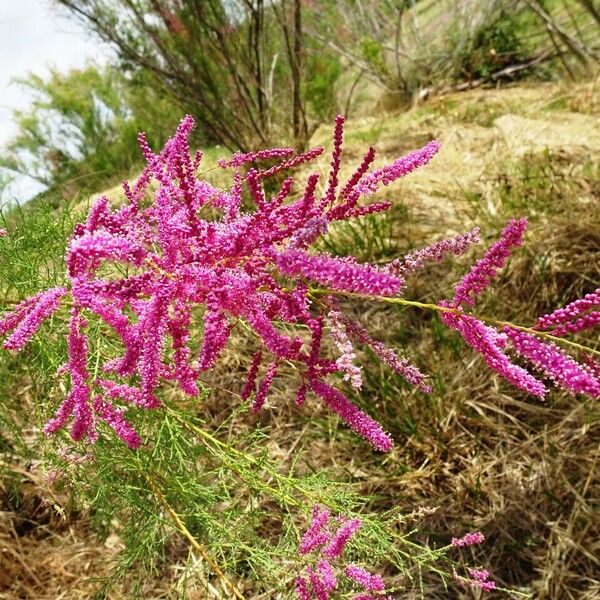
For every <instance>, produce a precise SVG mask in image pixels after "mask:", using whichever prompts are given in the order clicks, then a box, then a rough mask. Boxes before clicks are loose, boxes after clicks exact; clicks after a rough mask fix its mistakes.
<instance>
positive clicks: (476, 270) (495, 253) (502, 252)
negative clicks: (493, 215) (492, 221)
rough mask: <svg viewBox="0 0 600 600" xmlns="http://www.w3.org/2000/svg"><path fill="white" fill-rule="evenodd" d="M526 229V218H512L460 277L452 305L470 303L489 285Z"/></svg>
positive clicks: (520, 240) (521, 241)
mask: <svg viewBox="0 0 600 600" xmlns="http://www.w3.org/2000/svg"><path fill="white" fill-rule="evenodd" d="M526 229H527V219H513V220H511V221H509V223H508V225H507V226H506V227H505V228H504V229H503V231H502V233H501V234H500V239H499V240H498V241H497V242H496V243H495V244H493V245H492V246H491V247H490V248H489V249H488V250H487V252H486V253H485V254H484V255H483V258H482V259H481V260H478V261H477V262H476V263H475V264H474V265H473V266H472V267H471V270H470V271H469V272H468V273H467V274H466V275H465V276H464V277H463V278H462V280H461V281H460V283H459V284H458V285H457V286H456V288H455V290H454V298H453V300H452V306H454V307H457V306H460V305H461V304H463V305H469V306H470V305H472V304H473V303H474V300H475V298H477V296H480V295H481V293H482V292H483V291H484V290H485V289H486V288H487V287H488V286H489V285H490V283H491V281H492V279H493V278H494V277H495V276H496V273H497V271H498V270H499V269H501V268H502V267H504V264H505V263H506V260H507V259H508V257H509V256H510V253H511V251H512V249H513V248H515V247H517V246H520V245H521V244H522V243H523V236H524V234H525V230H526Z"/></svg>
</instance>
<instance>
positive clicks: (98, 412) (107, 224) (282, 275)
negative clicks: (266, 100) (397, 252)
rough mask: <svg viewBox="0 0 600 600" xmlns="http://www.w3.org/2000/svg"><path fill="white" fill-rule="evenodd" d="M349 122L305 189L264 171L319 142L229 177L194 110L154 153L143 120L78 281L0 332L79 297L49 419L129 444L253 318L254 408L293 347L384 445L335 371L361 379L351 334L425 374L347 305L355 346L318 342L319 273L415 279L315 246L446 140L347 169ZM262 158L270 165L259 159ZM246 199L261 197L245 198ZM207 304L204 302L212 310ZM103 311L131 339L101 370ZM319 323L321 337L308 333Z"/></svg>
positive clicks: (232, 164)
mask: <svg viewBox="0 0 600 600" xmlns="http://www.w3.org/2000/svg"><path fill="white" fill-rule="evenodd" d="M343 126H344V118H343V117H342V116H338V117H337V118H336V119H335V129H334V144H333V146H334V147H333V152H332V156H331V161H330V164H331V168H330V172H329V175H328V177H327V180H326V181H325V182H324V185H323V189H322V190H321V191H319V186H318V183H319V175H318V174H317V173H313V174H311V175H309V176H308V178H307V181H306V184H305V186H304V188H302V189H300V190H299V191H298V190H297V189H296V187H297V183H295V181H294V178H292V177H288V178H287V179H285V180H283V181H282V182H281V183H280V185H279V189H278V190H275V192H274V193H273V194H272V195H271V194H268V193H267V191H266V188H265V186H264V183H265V180H266V179H268V178H272V177H273V176H275V175H279V174H280V173H283V172H289V171H290V170H291V169H293V168H295V167H298V166H300V165H305V164H308V163H310V161H312V160H314V159H316V158H317V157H319V156H320V155H321V154H322V153H323V148H314V149H311V150H308V151H306V152H304V153H301V154H298V155H296V154H295V153H294V151H293V150H292V149H291V148H274V149H268V150H259V151H257V152H251V153H245V154H240V153H238V154H235V155H233V156H232V157H231V158H230V159H229V160H222V161H219V166H220V167H222V168H223V169H230V170H231V171H232V185H231V186H230V187H227V188H225V189H218V188H216V187H214V186H213V185H211V184H209V183H208V182H207V181H204V180H202V179H200V178H199V177H198V176H197V174H196V173H197V170H198V168H199V165H200V161H201V160H202V154H201V153H200V152H196V153H191V152H190V147H189V143H188V138H189V135H190V133H191V131H192V129H193V127H194V120H193V119H192V117H190V116H186V117H185V118H184V119H183V120H182V121H181V123H180V125H179V127H178V128H177V131H176V133H175V135H174V137H173V138H172V139H170V140H169V141H168V142H167V143H166V144H165V146H164V148H163V149H162V150H161V151H160V152H158V153H155V152H154V151H153V150H152V149H151V148H150V146H149V145H148V143H147V140H146V137H145V135H144V134H140V136H139V144H140V148H141V150H142V154H143V156H144V158H145V160H146V163H147V164H146V167H145V168H144V170H143V172H142V174H141V175H140V177H139V178H138V180H137V181H136V182H135V183H134V184H131V185H130V184H128V183H127V182H125V183H124V184H123V190H124V194H125V199H126V202H125V204H124V205H122V206H120V207H118V208H114V209H113V208H111V206H110V204H109V201H108V199H107V198H106V197H102V198H100V199H98V200H97V201H96V202H95V204H94V205H93V206H92V208H91V209H90V212H89V215H88V218H87V220H86V222H84V223H80V224H78V225H77V226H76V227H75V230H74V232H73V235H72V237H71V239H70V242H69V245H68V249H67V253H66V264H67V278H68V284H67V285H65V287H57V288H52V289H49V290H47V291H45V292H42V293H41V294H38V295H36V296H33V297H31V298H29V299H27V300H25V301H24V302H22V303H21V304H19V305H18V306H17V307H16V308H15V309H14V310H13V311H11V312H8V313H7V314H5V315H4V317H3V318H2V319H0V335H3V336H6V335H9V334H10V337H8V339H7V340H6V341H5V342H4V347H5V348H7V349H10V350H20V349H21V348H22V347H23V346H24V344H25V343H26V342H27V341H28V340H29V339H30V338H31V336H32V335H33V334H34V333H35V331H36V330H37V329H38V327H39V325H40V323H41V322H42V321H43V320H44V319H46V318H48V317H49V316H50V315H52V314H53V313H54V312H55V311H56V310H58V309H59V307H60V302H61V299H62V298H63V297H64V296H66V295H68V296H69V300H68V302H69V304H70V305H71V307H72V317H71V324H70V328H69V335H68V339H67V341H68V345H69V361H68V363H67V365H66V371H67V372H69V373H70V376H71V389H70V391H69V393H68V395H67V397H66V398H65V400H64V402H63V403H62V404H61V405H60V407H59V408H58V409H57V411H56V414H55V416H54V417H53V418H52V419H51V421H50V422H49V423H48V424H47V425H46V428H45V431H46V432H47V433H51V432H53V431H55V430H57V429H58V428H60V427H64V426H66V425H67V423H69V422H70V423H71V435H72V437H73V438H74V439H76V440H87V441H94V440H95V439H97V435H98V434H97V432H96V427H97V425H98V423H100V422H104V423H106V424H107V425H108V426H110V427H111V428H113V429H114V430H115V432H116V433H117V435H119V437H121V439H123V441H124V442H125V443H126V444H127V445H128V446H130V447H132V448H135V447H138V446H139V445H140V444H141V439H140V437H139V436H138V434H137V433H135V431H134V429H133V427H132V425H131V424H130V422H129V421H128V418H129V417H131V416H132V415H135V411H136V410H139V409H141V408H144V409H154V408H157V407H158V406H160V404H161V402H160V399H159V396H158V394H157V392H158V389H159V386H161V385H162V384H163V383H164V382H171V383H172V384H175V385H177V386H179V388H180V389H181V390H182V391H183V392H184V393H186V394H188V395H191V396H195V395H197V394H198V393H199V386H198V384H197V382H198V378H199V376H200V374H201V373H202V372H203V371H204V370H207V369H211V368H213V367H214V366H215V365H216V364H217V362H218V361H219V359H220V357H221V355H222V353H223V352H224V350H225V348H226V346H227V344H228V341H229V338H230V335H231V331H232V329H233V328H234V327H235V325H236V323H238V322H240V321H244V323H245V324H246V325H247V326H248V327H249V328H250V329H251V330H252V331H253V333H254V336H255V338H256V340H257V342H258V346H259V348H258V351H257V352H256V354H255V355H254V359H253V361H252V365H251V366H250V370H249V373H248V377H247V380H246V383H245V385H243V389H242V390H241V396H242V397H243V398H244V399H251V397H253V398H252V400H253V401H252V409H253V410H254V411H258V410H260V409H261V407H263V406H264V404H265V401H266V398H267V393H268V391H269V388H270V387H271V384H272V382H273V380H274V379H275V378H276V377H277V371H278V366H279V364H280V363H281V362H282V361H285V362H286V363H290V362H293V363H294V365H295V366H296V370H297V372H298V373H299V383H298V387H297V389H298V394H297V403H298V404H299V405H300V404H302V403H303V402H304V400H305V398H306V396H307V394H308V393H312V394H314V395H315V396H316V397H318V398H320V399H321V400H322V402H323V403H324V404H325V405H326V406H328V407H329V408H331V409H332V410H333V411H334V412H335V413H336V414H338V415H339V416H340V417H341V418H342V419H343V420H344V421H345V422H346V423H347V424H348V425H349V426H350V427H352V428H353V429H354V430H355V431H356V432H357V433H358V434H359V435H361V436H363V437H364V438H365V439H367V440H368V441H369V442H370V443H371V444H372V445H373V447H374V448H376V449H378V450H381V451H384V452H385V451H389V450H390V449H391V448H392V445H393V444H392V440H391V437H390V436H389V435H388V434H387V433H386V432H385V431H384V430H383V428H382V427H381V425H380V424H379V423H377V421H375V420H374V419H372V418H371V417H370V416H368V415H367V414H366V413H365V412H363V411H362V410H361V409H359V408H358V407H357V406H356V405H355V404H354V403H353V402H351V401H350V399H349V398H347V397H346V396H345V395H344V394H343V393H342V392H341V391H340V390H338V389H337V388H336V387H334V386H333V385H332V384H331V383H330V382H328V377H329V376H330V375H333V374H336V373H341V374H343V375H345V376H346V377H347V378H349V379H350V380H351V382H352V383H353V385H354V386H355V387H359V386H360V368H359V367H355V366H353V360H354V357H353V356H352V350H351V343H350V341H349V339H348V336H349V337H354V338H358V339H359V340H361V342H362V343H367V344H370V345H372V347H373V348H374V349H375V351H376V353H377V354H378V355H379V356H381V357H382V359H383V360H384V361H385V362H387V363H388V364H390V365H391V366H392V368H394V369H396V370H398V371H399V372H401V373H402V374H403V376H404V377H406V378H407V379H408V380H409V381H411V382H413V383H415V384H416V385H421V383H422V375H421V374H420V373H419V372H418V370H416V368H415V367H412V365H410V364H409V363H408V362H407V361H405V359H400V358H399V357H397V356H396V355H395V354H394V353H393V352H392V351H387V350H386V349H385V348H384V347H383V345H381V344H379V343H378V342H374V341H373V340H371V338H370V337H369V336H368V334H367V333H366V331H365V330H364V329H363V328H362V327H361V326H359V325H358V324H355V325H354V326H353V327H349V326H348V325H347V323H346V322H342V321H341V320H339V321H338V324H339V326H338V328H337V330H336V332H335V335H336V336H337V337H336V339H335V341H336V343H338V344H339V345H340V347H341V350H342V353H343V356H342V358H341V359H340V360H338V361H335V360H331V359H329V358H327V357H326V355H325V351H324V350H323V348H322V344H323V338H324V336H326V335H329V333H328V331H326V330H325V329H324V327H323V323H324V321H325V319H327V318H328V313H329V311H330V308H329V300H330V297H329V296H328V295H327V294H325V295H320V296H319V301H318V302H316V301H315V297H314V295H313V294H312V293H311V289H310V285H311V284H312V285H314V284H317V285H320V286H326V288H328V290H326V291H328V292H332V293H333V292H337V293H340V292H341V293H359V294H361V295H384V296H393V295H395V294H397V293H398V292H399V291H400V290H401V288H402V285H403V279H402V277H399V276H398V275H397V274H394V273H392V272H390V271H389V270H386V269H384V268H378V267H376V266H374V265H370V264H361V263H359V262H357V261H356V260H354V259H353V258H351V257H335V256H329V255H325V254H316V253H314V252H311V250H310V246H311V244H313V243H314V242H315V241H316V240H317V239H318V238H319V236H321V235H323V234H324V233H326V232H327V231H328V228H329V225H330V224H331V223H332V222H333V221H339V220H345V219H350V218H353V217H357V216H361V215H363V214H372V213H375V212H380V211H382V210H386V209H387V208H389V203H375V204H369V205H363V206H360V205H359V204H358V202H359V200H360V199H361V198H362V197H364V196H370V195H371V194H372V193H373V192H375V191H376V190H377V189H378V188H379V187H380V186H381V185H388V184H389V183H391V182H392V181H394V180H395V179H397V178H399V177H402V176H404V175H406V174H408V173H410V172H411V171H413V170H414V169H416V168H418V167H420V166H422V165H424V164H426V163H427V162H428V161H429V160H431V158H432V157H433V156H434V154H435V153H436V152H437V151H438V145H437V143H436V142H430V143H429V144H427V145H426V146H425V147H424V148H422V149H421V150H417V151H415V152H412V153H411V154H409V155H408V156H406V157H404V158H402V159H399V160H397V161H395V162H394V163H392V164H390V165H388V166H384V167H381V168H378V169H376V170H374V171H372V170H370V169H371V165H372V163H373V160H374V158H375V151H374V150H373V149H370V150H369V151H368V152H367V154H366V156H365V157H364V159H363V160H362V162H361V164H360V166H359V167H358V168H357V169H356V171H355V172H354V173H353V174H352V175H351V176H350V178H349V179H348V180H347V181H345V182H341V181H340V170H341V159H342V146H343ZM265 160H268V161H269V166H268V167H266V168H262V167H261V162H262V161H265ZM274 162H275V164H273V163H274ZM271 187H272V186H271ZM298 192H299V193H298ZM250 203H253V207H252V208H246V207H248V206H250ZM124 267H126V268H124ZM321 293H322V291H321ZM196 307H200V308H201V310H202V312H203V318H202V320H201V323H198V322H197V318H196V315H197V313H198V311H197V310H194V309H195V308H196ZM91 318H94V319H100V320H102V321H103V322H104V323H105V324H106V325H107V327H108V328H109V330H111V331H112V333H113V334H114V336H115V337H116V338H117V339H118V340H119V341H120V345H121V348H122V352H120V353H119V354H117V355H114V356H111V357H107V360H106V361H105V362H104V363H102V362H101V363H100V364H99V365H96V364H94V368H93V369H91V368H89V367H88V362H89V361H90V360H93V361H94V363H95V362H96V360H97V356H96V355H95V353H94V354H93V357H92V356H91V355H92V353H91V352H89V351H88V346H89V344H90V342H89V340H88V335H89V332H90V331H91V327H89V326H88V320H90V319H91ZM334 318H335V317H332V316H330V317H329V319H330V320H331V319H334ZM296 327H298V329H297V333H294V331H296V329H295V328H296ZM307 328H308V330H309V331H310V332H311V336H310V340H308V339H306V338H303V337H302V335H300V333H301V332H302V331H306V330H307ZM342 328H344V329H342ZM195 330H202V332H203V339H202V343H201V345H200V350H199V352H196V351H195V350H193V349H192V347H191V345H190V342H191V339H192V338H193V337H194V336H193V335H192V332H194V331H195ZM346 332H347V334H348V336H346ZM194 347H195V346H194ZM92 373H94V375H92ZM421 387H422V386H421ZM126 408H130V409H131V410H129V411H126V410H125V409H126ZM331 552H333V550H331ZM315 573H317V571H315ZM318 576H319V575H318V573H317V574H316V575H314V577H318Z"/></svg>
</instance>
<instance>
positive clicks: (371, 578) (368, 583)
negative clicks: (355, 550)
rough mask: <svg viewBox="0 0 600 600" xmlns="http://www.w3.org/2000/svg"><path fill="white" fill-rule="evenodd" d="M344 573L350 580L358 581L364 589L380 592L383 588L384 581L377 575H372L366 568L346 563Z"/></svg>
mask: <svg viewBox="0 0 600 600" xmlns="http://www.w3.org/2000/svg"><path fill="white" fill-rule="evenodd" d="M346 575H347V576H348V577H349V578H350V579H352V581H354V582H356V583H358V585H360V586H361V587H362V588H363V589H364V590H367V591H372V592H382V591H383V590H385V583H383V579H381V577H380V576H379V575H373V574H372V573H369V571H367V570H366V569H363V568H362V567H358V566H356V565H348V566H347V567H346Z"/></svg>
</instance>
